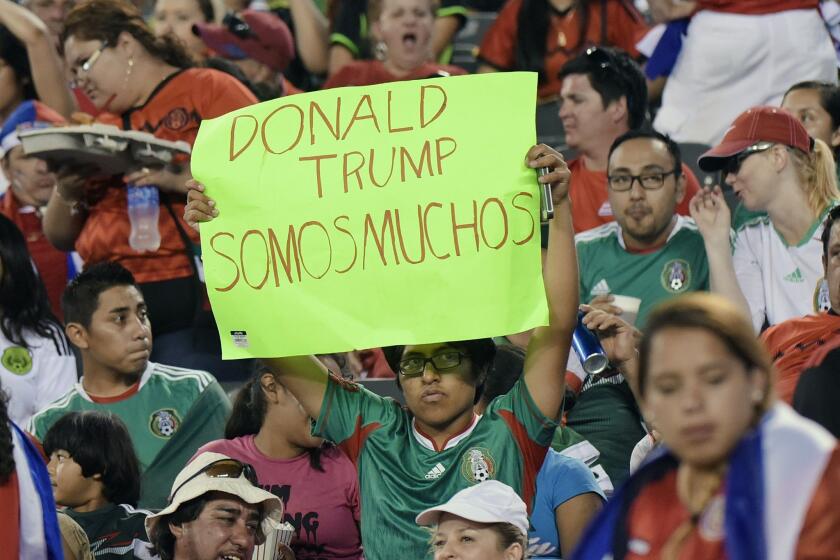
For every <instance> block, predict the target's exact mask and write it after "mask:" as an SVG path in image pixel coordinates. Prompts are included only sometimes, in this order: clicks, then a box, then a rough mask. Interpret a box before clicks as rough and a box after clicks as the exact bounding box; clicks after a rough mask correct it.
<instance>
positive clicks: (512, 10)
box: [478, 0, 647, 99]
mask: <svg viewBox="0 0 840 560" xmlns="http://www.w3.org/2000/svg"><path fill="white" fill-rule="evenodd" d="M581 4H583V5H585V6H586V14H585V15H586V18H587V22H586V30H585V32H584V39H583V41H582V42H581V41H580V38H581V37H580V36H581V17H583V15H584V14H582V13H581V12H582V10H580V9H572V10H571V11H569V12H567V13H566V14H560V13H558V12H555V11H553V10H552V11H551V13H550V15H549V17H550V18H551V22H550V24H549V29H548V35H547V36H546V55H545V63H544V70H545V73H544V76H543V77H542V79H541V80H540V84H539V89H538V92H537V93H538V96H539V97H540V98H541V99H548V98H553V97H556V96H557V94H558V93H559V92H560V83H561V81H562V80H560V78H559V77H558V76H557V74H558V73H559V72H560V69H561V68H562V67H563V65H564V64H566V62H568V61H569V60H571V59H572V58H574V57H575V56H577V55H578V53H581V52H583V51H584V50H585V49H586V48H588V47H591V46H593V45H606V46H615V47H619V48H621V49H623V50H625V51H627V52H629V53H630V55H631V56H633V57H637V56H639V52H638V51H637V50H636V42H638V40H639V39H641V38H642V36H644V34H645V33H646V32H647V25H646V24H645V21H644V17H643V16H642V15H641V14H640V13H639V11H638V10H636V8H635V7H634V6H633V3H632V2H631V1H629V0H606V1H605V2H603V3H602V2H582V3H581ZM602 5H604V6H606V10H605V11H606V24H605V25H604V24H603V22H604V13H603V12H602V8H601V6H602ZM521 7H522V0H508V2H507V3H506V4H505V6H504V7H503V8H502V11H501V12H499V17H497V18H496V21H495V22H493V25H492V26H490V29H488V30H487V33H486V34H485V35H484V38H483V39H482V41H481V48H480V50H479V53H478V56H479V58H480V59H481V60H483V61H484V62H486V63H487V64H489V65H491V66H493V67H494V68H497V69H499V70H522V68H517V67H516V54H515V53H516V41H517V35H518V33H519V22H518V19H519V10H520V8H521ZM602 34H603V36H602ZM578 43H580V45H578Z"/></svg>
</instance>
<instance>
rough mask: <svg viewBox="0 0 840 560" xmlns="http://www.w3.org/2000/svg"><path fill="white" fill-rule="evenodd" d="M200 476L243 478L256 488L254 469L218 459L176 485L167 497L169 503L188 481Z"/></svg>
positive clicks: (245, 464)
mask: <svg viewBox="0 0 840 560" xmlns="http://www.w3.org/2000/svg"><path fill="white" fill-rule="evenodd" d="M201 475H205V476H208V477H210V478H230V479H235V478H239V477H241V476H243V475H244V476H245V479H246V480H247V481H248V482H250V483H251V484H253V485H254V486H258V484H257V473H256V471H254V467H252V466H251V465H249V464H248V463H242V462H240V461H237V460H236V459H219V460H218V461H214V462H212V463H210V464H209V465H207V466H206V467H204V468H203V469H201V470H200V471H198V472H197V473H195V474H194V475H192V476H191V477H189V478H188V479H187V480H185V481H184V482H182V483H181V484H179V485H178V487H177V488H176V489H175V490H174V491H173V492H172V494H170V495H169V501H170V502H171V501H172V499H173V498H174V497H175V495H176V494H177V493H178V490H180V489H181V488H183V487H184V485H186V484H187V483H188V482H189V481H191V480H193V479H195V478H198V477H199V476H201Z"/></svg>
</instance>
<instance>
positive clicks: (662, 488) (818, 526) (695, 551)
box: [626, 448, 840, 560]
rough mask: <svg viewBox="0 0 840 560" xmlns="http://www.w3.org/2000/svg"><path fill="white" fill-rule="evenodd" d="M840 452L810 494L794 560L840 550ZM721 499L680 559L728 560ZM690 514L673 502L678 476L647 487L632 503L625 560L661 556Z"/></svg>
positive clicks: (831, 554)
mask: <svg viewBox="0 0 840 560" xmlns="http://www.w3.org/2000/svg"><path fill="white" fill-rule="evenodd" d="M838 499H840V448H835V450H834V452H833V453H832V455H831V458H830V459H829V462H828V464H827V465H826V467H825V471H824V472H823V477H822V480H820V482H819V484H818V486H817V488H816V489H815V490H814V494H813V497H812V498H811V504H810V505H809V507H808V512H807V513H806V515H805V520H804V523H803V524H802V529H801V530H800V532H799V541H798V543H797V547H796V553H795V555H794V558H795V559H796V560H806V559H813V558H837V557H838V550H840V531H838V530H837V527H838V526H840V510H838V508H837V500H838ZM724 506H725V502H724V498H723V494H722V493H721V494H718V495H717V496H715V497H714V498H712V500H711V501H710V502H709V505H708V506H707V507H706V509H705V510H704V512H703V513H702V514H701V515H700V519H699V520H698V522H697V524H696V526H695V527H694V528H693V529H692V530H691V532H690V533H689V535H688V536H687V537H686V538H685V540H683V545H682V547H681V548H680V551H679V554H678V556H677V558H678V559H679V560H694V559H697V558H702V559H703V560H719V559H723V558H726V557H727V556H726V551H725V534H724V532H723V531H724V527H723V508H724ZM688 518H689V513H688V510H687V509H686V508H685V506H684V505H683V504H682V502H680V500H679V498H678V497H677V472H676V470H672V471H671V472H669V473H668V474H667V475H666V476H664V477H663V478H661V479H660V480H658V481H656V482H652V483H650V484H648V485H647V486H646V487H645V488H644V489H642V491H641V492H640V494H639V495H638V496H637V497H636V499H635V500H634V501H633V504H632V505H631V506H630V512H629V515H628V517H627V524H628V526H627V538H628V543H629V546H628V548H629V550H628V553H627V556H626V559H627V560H648V559H651V558H661V557H662V547H663V546H664V545H665V543H666V542H667V541H668V538H669V537H670V536H671V535H672V534H673V532H674V530H676V529H677V527H679V526H680V525H682V523H683V522H685V521H686V520H687V519H688Z"/></svg>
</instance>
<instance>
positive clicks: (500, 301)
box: [192, 73, 548, 358]
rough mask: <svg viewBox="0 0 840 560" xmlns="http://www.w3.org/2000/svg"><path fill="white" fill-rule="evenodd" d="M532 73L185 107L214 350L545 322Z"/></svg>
mask: <svg viewBox="0 0 840 560" xmlns="http://www.w3.org/2000/svg"><path fill="white" fill-rule="evenodd" d="M535 91H536V74H532V73H499V74H485V75H475V76H461V77H452V78H440V79H431V80H422V81H412V82H400V83H389V84H382V85H377V86H371V87H364V88H341V89H335V90H327V91H320V92H315V93H309V94H303V95H294V96H290V97H284V98H281V99H277V100H274V101H269V102H265V103H261V104H259V105H253V106H251V107H246V108H243V109H240V110H238V111H234V112H232V113H229V114H227V115H224V116H223V117H219V118H217V119H213V120H206V121H204V122H202V124H201V129H200V130H199V134H198V139H197V140H196V144H195V148H194V152H193V158H192V172H193V175H194V176H195V177H196V179H198V180H199V181H201V182H202V183H203V184H204V185H205V186H206V187H207V194H208V195H209V196H211V197H212V198H214V199H215V200H216V201H217V204H218V208H219V210H220V216H219V217H218V218H217V219H215V220H213V221H212V222H209V223H206V224H203V225H202V226H201V244H202V253H203V258H204V266H205V274H206V279H207V288H208V292H209V294H210V301H211V303H212V306H213V312H214V314H215V316H216V319H217V321H218V324H219V333H220V336H221V341H222V348H223V354H224V357H225V358H243V357H271V356H285V355H298V354H310V353H329V352H340V351H347V350H352V349H361V348H370V347H376V346H386V345H391V344H419V343H430V342H441V341H450V340H464V339H470V338H478V337H489V336H496V335H503V334H508V333H513V332H519V331H523V330H526V329H529V328H532V327H534V326H537V325H544V324H547V319H548V311H547V308H546V303H545V293H544V289H543V283H542V276H541V265H540V240H539V194H538V192H539V190H538V185H537V181H536V175H535V172H534V170H533V169H528V168H527V167H526V166H525V164H524V159H525V154H526V152H527V150H528V149H529V148H530V147H531V146H532V145H533V144H534V140H535V130H534V111H535V99H536V95H535Z"/></svg>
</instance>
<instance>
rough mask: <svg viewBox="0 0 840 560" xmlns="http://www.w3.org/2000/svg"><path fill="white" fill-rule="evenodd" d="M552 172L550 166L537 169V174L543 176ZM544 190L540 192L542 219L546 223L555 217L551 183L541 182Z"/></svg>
mask: <svg viewBox="0 0 840 560" xmlns="http://www.w3.org/2000/svg"><path fill="white" fill-rule="evenodd" d="M549 173H551V169H549V168H548V167H540V168H539V169H537V175H538V176H539V177H542V176H543V175H548V174H549ZM540 186H541V187H542V192H541V193H540V221H541V222H542V223H546V222H547V221H549V220H550V219H551V218H553V217H554V200H552V198H551V185H550V184H549V183H540Z"/></svg>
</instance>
